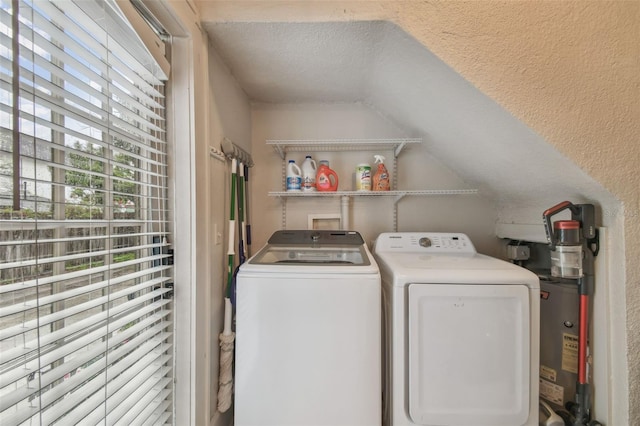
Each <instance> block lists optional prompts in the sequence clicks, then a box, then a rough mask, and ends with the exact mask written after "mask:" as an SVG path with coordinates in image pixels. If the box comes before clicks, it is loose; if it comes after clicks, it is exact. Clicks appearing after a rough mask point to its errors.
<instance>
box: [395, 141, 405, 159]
mask: <svg viewBox="0 0 640 426" xmlns="http://www.w3.org/2000/svg"><path fill="white" fill-rule="evenodd" d="M406 144H407V142H406V141H403V142H400V145H398V146H397V147H396V149H395V150H394V151H393V155H394V157H396V158H397V157H398V155H400V152H402V149H403V148H404V146H405V145H406Z"/></svg>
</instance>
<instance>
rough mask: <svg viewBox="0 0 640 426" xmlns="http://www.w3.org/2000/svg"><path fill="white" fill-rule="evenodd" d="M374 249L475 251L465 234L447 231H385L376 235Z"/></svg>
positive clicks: (437, 251)
mask: <svg viewBox="0 0 640 426" xmlns="http://www.w3.org/2000/svg"><path fill="white" fill-rule="evenodd" d="M375 251H376V252H377V253H383V252H408V253H470V254H473V253H476V249H475V247H474V246H473V243H472V242H471V240H470V239H469V237H468V236H467V235H465V234H461V233H448V232H385V233H382V234H380V235H379V236H378V238H377V240H376V243H375Z"/></svg>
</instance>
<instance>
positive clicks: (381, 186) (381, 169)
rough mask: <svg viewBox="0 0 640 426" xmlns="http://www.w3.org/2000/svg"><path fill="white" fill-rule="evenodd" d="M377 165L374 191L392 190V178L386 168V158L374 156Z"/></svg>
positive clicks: (374, 176)
mask: <svg viewBox="0 0 640 426" xmlns="http://www.w3.org/2000/svg"><path fill="white" fill-rule="evenodd" d="M373 157H374V158H375V164H377V165H378V169H377V170H376V174H375V175H373V188H372V189H373V190H374V191H388V190H389V189H391V184H390V182H391V178H390V176H389V172H388V171H387V168H386V167H385V166H384V157H383V156H382V155H374V156H373Z"/></svg>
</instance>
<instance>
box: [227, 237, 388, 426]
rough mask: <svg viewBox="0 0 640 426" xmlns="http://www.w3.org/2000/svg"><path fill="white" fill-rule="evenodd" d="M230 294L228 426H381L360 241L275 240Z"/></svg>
mask: <svg viewBox="0 0 640 426" xmlns="http://www.w3.org/2000/svg"><path fill="white" fill-rule="evenodd" d="M236 294H237V297H236V301H237V304H236V305H237V307H236V356H235V361H236V364H235V373H236V376H235V422H234V424H235V425H236V426H248V425H251V426H256V425H272V426H286V425H289V426H302V425H305V426H312V425H318V426H319V425H323V426H336V425H343V426H358V425H359V426H375V425H380V424H381V422H382V408H381V407H382V402H381V401H382V384H381V382H382V378H381V369H382V355H381V350H380V348H381V345H382V341H381V334H382V331H381V322H382V318H381V310H382V308H381V305H382V302H381V289H380V273H379V271H378V266H377V264H376V262H375V260H374V259H373V257H372V256H371V253H370V251H369V249H368V248H367V246H366V244H365V243H364V240H363V239H362V237H361V236H360V234H359V233H357V232H354V231H325V230H320V231H311V230H301V231H295V230H294V231H278V232H276V233H274V234H273V235H272V236H271V238H270V239H269V241H268V244H267V245H266V246H265V247H263V248H262V249H261V250H260V251H259V252H258V253H256V255H255V256H253V257H252V258H251V259H249V260H248V261H247V262H246V263H244V264H243V265H242V266H241V267H240V270H239V272H238V276H237V292H236Z"/></svg>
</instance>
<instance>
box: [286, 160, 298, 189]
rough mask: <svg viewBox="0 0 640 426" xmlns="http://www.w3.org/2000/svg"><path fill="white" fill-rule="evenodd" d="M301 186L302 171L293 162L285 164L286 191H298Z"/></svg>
mask: <svg viewBox="0 0 640 426" xmlns="http://www.w3.org/2000/svg"><path fill="white" fill-rule="evenodd" d="M301 185H302V170H300V167H298V165H297V164H296V162H295V161H294V160H289V164H287V188H286V189H287V191H300V188H301Z"/></svg>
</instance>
